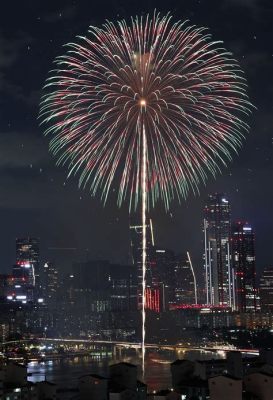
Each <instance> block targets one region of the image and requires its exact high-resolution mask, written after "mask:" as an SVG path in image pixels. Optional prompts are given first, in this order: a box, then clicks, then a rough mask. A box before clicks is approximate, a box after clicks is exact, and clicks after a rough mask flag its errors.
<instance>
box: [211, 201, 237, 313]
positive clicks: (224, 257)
mask: <svg viewBox="0 0 273 400" xmlns="http://www.w3.org/2000/svg"><path fill="white" fill-rule="evenodd" d="M230 239H231V221H230V204H229V201H228V200H227V198H226V196H225V195H224V194H222V193H215V194H213V195H210V196H209V198H208V201H207V204H206V206H205V210H204V244H205V249H204V259H205V284H206V302H207V304H210V305H215V306H227V307H233V308H234V306H235V304H234V297H235V293H234V272H233V269H232V266H231V247H230Z"/></svg>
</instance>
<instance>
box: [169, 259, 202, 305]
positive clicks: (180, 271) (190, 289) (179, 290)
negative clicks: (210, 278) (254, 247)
mask: <svg viewBox="0 0 273 400" xmlns="http://www.w3.org/2000/svg"><path fill="white" fill-rule="evenodd" d="M174 277H175V285H174V292H175V303H176V305H183V304H188V305H191V304H197V287H196V279H195V273H194V270H193V266H192V262H191V258H190V255H189V253H187V255H186V254H183V255H179V256H176V257H175V266H174Z"/></svg>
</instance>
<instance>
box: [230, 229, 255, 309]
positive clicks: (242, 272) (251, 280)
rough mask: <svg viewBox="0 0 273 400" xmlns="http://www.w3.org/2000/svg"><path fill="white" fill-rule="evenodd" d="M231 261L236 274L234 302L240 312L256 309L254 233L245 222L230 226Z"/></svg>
mask: <svg viewBox="0 0 273 400" xmlns="http://www.w3.org/2000/svg"><path fill="white" fill-rule="evenodd" d="M232 261H233V266H234V270H235V274H236V303H237V310H238V311H241V312H246V311H255V310H256V309H257V293H256V268H255V235H254V232H253V229H252V227H251V226H250V225H249V224H248V223H247V222H240V221H238V222H236V223H235V224H234V226H233V227H232Z"/></svg>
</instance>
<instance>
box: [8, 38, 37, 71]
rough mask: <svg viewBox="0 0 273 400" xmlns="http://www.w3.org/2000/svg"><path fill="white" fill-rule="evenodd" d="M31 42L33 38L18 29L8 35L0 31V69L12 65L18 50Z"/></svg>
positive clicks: (18, 53)
mask: <svg viewBox="0 0 273 400" xmlns="http://www.w3.org/2000/svg"><path fill="white" fill-rule="evenodd" d="M32 42H33V38H32V37H31V36H30V35H29V34H28V33H26V32H22V31H18V32H15V33H14V34H11V35H10V36H7V35H3V33H1V32H0V70H3V69H6V68H9V67H11V66H12V65H14V63H15V62H16V61H17V60H18V58H19V55H20V52H21V51H22V49H25V48H26V47H27V46H29V45H30V44H31V43H32Z"/></svg>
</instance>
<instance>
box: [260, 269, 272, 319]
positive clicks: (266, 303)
mask: <svg viewBox="0 0 273 400" xmlns="http://www.w3.org/2000/svg"><path fill="white" fill-rule="evenodd" d="M260 298H261V309H262V311H264V312H272V311H273V267H267V268H265V269H264V270H263V273H262V276H261V279H260Z"/></svg>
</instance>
